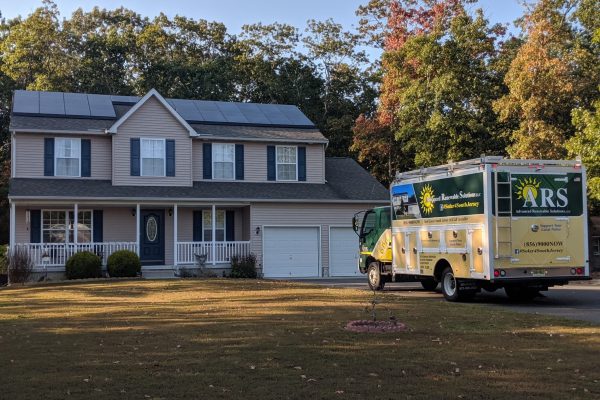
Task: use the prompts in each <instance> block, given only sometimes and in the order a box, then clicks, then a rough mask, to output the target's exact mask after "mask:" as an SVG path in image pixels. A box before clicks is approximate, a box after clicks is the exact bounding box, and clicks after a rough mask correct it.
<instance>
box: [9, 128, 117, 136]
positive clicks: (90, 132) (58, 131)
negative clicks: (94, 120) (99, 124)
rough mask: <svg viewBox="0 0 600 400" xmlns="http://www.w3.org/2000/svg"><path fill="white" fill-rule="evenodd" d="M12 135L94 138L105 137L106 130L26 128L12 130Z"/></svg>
mask: <svg viewBox="0 0 600 400" xmlns="http://www.w3.org/2000/svg"><path fill="white" fill-rule="evenodd" d="M13 132H14V133H45V134H52V135H62V134H67V135H94V136H100V135H102V136H103V135H106V130H105V129H97V130H88V131H71V130H68V129H65V130H62V129H32V128H27V129H13Z"/></svg>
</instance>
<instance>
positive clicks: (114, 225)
mask: <svg viewBox="0 0 600 400" xmlns="http://www.w3.org/2000/svg"><path fill="white" fill-rule="evenodd" d="M95 209H96V210H97V209H99V208H98V207H96V208H95ZM134 209H135V205H133V206H131V207H118V208H117V207H106V208H103V209H102V210H103V212H102V215H103V219H104V221H103V222H104V223H103V224H102V230H103V235H102V240H104V241H105V242H136V241H137V238H136V236H135V234H136V217H135V216H133V215H132V214H133V211H132V210H134Z"/></svg>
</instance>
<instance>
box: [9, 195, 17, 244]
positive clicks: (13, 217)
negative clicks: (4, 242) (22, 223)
mask: <svg viewBox="0 0 600 400" xmlns="http://www.w3.org/2000/svg"><path fill="white" fill-rule="evenodd" d="M9 202H10V220H9V221H10V222H9V223H10V237H9V246H10V249H11V250H12V249H13V247H14V245H15V239H16V237H15V235H16V234H17V233H16V232H17V229H16V226H15V223H16V204H15V203H14V202H12V201H9Z"/></svg>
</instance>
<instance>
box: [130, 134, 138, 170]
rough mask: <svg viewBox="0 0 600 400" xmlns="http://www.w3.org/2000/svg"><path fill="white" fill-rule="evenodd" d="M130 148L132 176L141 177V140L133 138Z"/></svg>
mask: <svg viewBox="0 0 600 400" xmlns="http://www.w3.org/2000/svg"><path fill="white" fill-rule="evenodd" d="M130 146H131V147H130V160H131V176H140V139H139V138H131V142H130Z"/></svg>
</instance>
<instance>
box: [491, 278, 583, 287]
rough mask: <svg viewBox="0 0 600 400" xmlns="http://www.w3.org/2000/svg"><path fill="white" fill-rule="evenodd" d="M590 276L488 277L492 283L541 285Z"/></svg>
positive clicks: (559, 283)
mask: <svg viewBox="0 0 600 400" xmlns="http://www.w3.org/2000/svg"><path fill="white" fill-rule="evenodd" d="M591 279H592V277H591V276H541V277H524V278H516V277H515V278H494V279H490V283H492V284H500V285H505V284H521V285H522V284H536V283H539V284H543V285H548V286H552V285H566V284H567V283H569V282H570V281H589V280H591Z"/></svg>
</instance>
